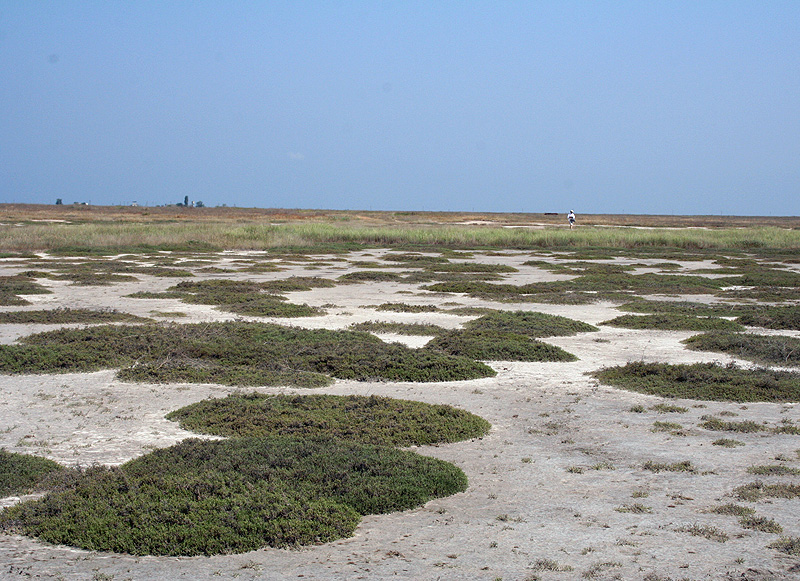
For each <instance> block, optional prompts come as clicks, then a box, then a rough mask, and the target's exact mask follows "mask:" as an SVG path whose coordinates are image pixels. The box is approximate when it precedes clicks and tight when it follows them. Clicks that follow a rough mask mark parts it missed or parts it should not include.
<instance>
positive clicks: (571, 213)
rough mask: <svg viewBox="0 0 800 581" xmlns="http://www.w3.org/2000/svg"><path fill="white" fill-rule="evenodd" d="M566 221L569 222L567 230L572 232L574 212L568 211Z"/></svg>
mask: <svg viewBox="0 0 800 581" xmlns="http://www.w3.org/2000/svg"><path fill="white" fill-rule="evenodd" d="M567 220H569V229H570V230H572V229H573V228H574V227H575V212H573V211H572V210H570V211H569V215H568V216H567Z"/></svg>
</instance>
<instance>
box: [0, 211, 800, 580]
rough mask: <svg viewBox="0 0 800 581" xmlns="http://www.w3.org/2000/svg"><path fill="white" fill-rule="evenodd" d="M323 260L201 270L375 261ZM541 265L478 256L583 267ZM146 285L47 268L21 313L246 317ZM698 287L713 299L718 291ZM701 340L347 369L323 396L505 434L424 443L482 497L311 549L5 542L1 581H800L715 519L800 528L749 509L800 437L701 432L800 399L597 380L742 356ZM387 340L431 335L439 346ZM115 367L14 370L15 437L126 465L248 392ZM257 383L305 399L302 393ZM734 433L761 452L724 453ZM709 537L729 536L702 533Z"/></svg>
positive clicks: (349, 292) (340, 305) (410, 317)
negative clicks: (445, 376)
mask: <svg viewBox="0 0 800 581" xmlns="http://www.w3.org/2000/svg"><path fill="white" fill-rule="evenodd" d="M138 210H139V211H144V209H142V208H139V209H138ZM29 218H30V217H29ZM562 218H563V217H562ZM30 219H32V218H30ZM382 254H383V252H382V251H368V252H367V251H364V252H360V253H352V254H350V255H347V256H346V258H347V259H348V261H356V260H369V261H374V260H378V259H380V257H381V255H382ZM238 256H240V253H233V252H231V253H222V254H220V255H217V257H218V262H217V264H216V265H217V266H221V267H226V266H231V265H232V263H231V260H232V259H235V258H236V257H238ZM318 258H319V260H320V261H325V262H324V263H323V264H319V263H318V264H316V265H311V264H310V263H309V264H307V265H304V264H294V265H292V266H289V267H287V270H284V271H282V272H274V273H265V274H258V275H256V274H252V273H238V274H231V273H219V274H198V277H197V278H196V279H194V280H201V279H203V278H234V277H242V278H249V279H253V280H270V279H275V278H285V277H287V276H292V275H297V276H322V277H329V278H336V277H338V276H340V275H342V274H345V273H347V272H352V271H354V270H359V268H358V267H355V266H353V265H352V264H351V263H350V262H345V261H332V260H329V261H326V259H330V258H331V257H326V256H320V257H318ZM530 258H531V256H530V253H524V252H508V253H504V254H503V255H501V256H498V255H491V256H488V255H486V256H484V255H476V257H475V258H474V259H473V260H476V261H479V262H494V263H505V264H510V265H512V266H515V267H517V268H519V273H516V274H513V275H510V276H508V277H507V279H506V282H512V283H516V284H521V283H528V282H534V281H540V280H542V281H543V280H556V279H559V278H564V276H563V275H561V276H559V275H553V274H550V273H548V272H546V271H544V270H541V269H538V268H535V267H529V266H522V262H524V261H525V260H530ZM630 262H636V263H639V264H641V263H646V262H648V261H647V260H645V259H636V260H634V259H631V260H630ZM657 262H663V261H662V260H652V263H653V264H655V263H657ZM0 265H2V263H0ZM682 266H683V268H684V271H685V272H690V271H691V270H693V269H699V268H709V267H713V266H715V265H713V264H712V263H711V262H710V261H705V262H697V261H694V262H685V263H682ZM22 269H24V267H20V266H18V265H14V266H12V265H10V264H7V265H6V266H0V274H13V273H15V272H19V271H20V270H22ZM640 271H641V272H644V271H646V269H640ZM138 278H139V280H138V282H127V283H118V284H114V285H112V286H96V287H84V286H75V285H71V284H70V283H69V282H68V281H53V280H44V279H43V280H42V281H41V282H42V284H44V285H46V286H47V287H48V288H50V289H51V290H52V291H53V294H49V295H30V296H28V297H26V298H28V299H29V300H30V301H31V303H32V304H31V305H30V306H26V307H2V308H3V309H6V310H11V309H18V308H22V309H41V308H57V307H70V308H94V309H101V308H114V309H118V310H122V311H125V312H129V313H132V314H136V315H140V316H152V311H160V312H166V313H174V312H182V313H185V315H186V316H185V317H181V318H176V319H175V320H176V321H179V322H200V321H219V320H230V319H233V318H235V317H234V316H233V315H231V314H230V313H225V312H223V311H220V310H217V309H215V308H213V307H210V306H202V305H189V304H185V303H182V302H180V301H178V300H174V299H147V300H145V299H133V298H126V297H125V295H128V294H130V293H132V292H135V291H145V290H151V291H159V290H164V289H165V288H167V287H168V286H170V285H173V284H175V283H176V280H175V279H163V278H153V277H147V276H139V277H138ZM288 296H289V298H290V300H291V301H292V302H295V303H308V304H310V305H313V306H323V305H324V306H325V308H326V310H327V315H324V316H320V317H309V318H302V319H293V320H286V319H277V320H275V322H280V323H282V324H292V325H298V326H303V327H309V328H312V327H313V328H330V329H339V328H345V327H347V326H348V325H350V324H351V323H354V322H360V321H371V320H385V321H398V322H418V323H433V324H436V325H440V326H443V327H448V328H456V327H458V326H459V325H461V324H462V323H464V322H466V321H467V320H469V318H470V317H466V316H459V315H455V314H452V313H447V312H444V311H441V312H432V313H394V312H382V311H376V310H375V309H374V308H372V307H374V306H376V305H379V304H382V303H386V302H397V303H401V302H402V303H409V304H426V305H427V304H433V305H438V306H440V307H441V308H442V309H447V308H451V307H454V306H456V305H455V304H453V303H458V305H462V306H484V307H492V308H501V309H523V310H538V311H541V312H545V313H551V314H557V315H563V316H566V317H570V318H573V319H577V320H580V321H584V322H587V323H591V324H594V325H597V324H598V323H600V322H602V321H606V320H608V319H611V318H613V317H615V316H617V315H619V314H620V312H619V311H618V310H616V309H614V308H613V307H614V305H613V304H611V303H599V304H592V305H579V306H563V305H544V304H534V303H525V304H509V303H503V304H500V303H495V302H492V301H486V300H478V299H474V298H469V297H464V296H460V295H437V294H435V293H431V292H427V291H423V290H420V289H419V287H418V286H417V285H410V284H399V283H387V282H380V283H377V282H372V283H364V284H357V285H338V286H335V287H333V288H318V289H315V290H313V291H307V292H297V293H290V294H289V295H288ZM663 298H665V299H666V300H673V299H676V298H678V297H663ZM680 298H681V299H683V300H707V301H713V298H712V297H702V296H701V297H697V296H695V297H692V298H691V299H690V298H688V297H680ZM247 319H248V320H265V319H252V318H247ZM49 328H52V327H47V326H44V325H24V326H23V325H2V326H0V341H2V342H4V343H10V342H13V341H14V340H15V339H17V338H18V337H20V336H23V335H27V334H30V333H33V332H38V331H42V330H46V329H49ZM691 334H693V333H691V332H676V331H639V330H626V329H618V328H612V327H608V326H602V327H601V330H600V331H599V332H596V333H583V334H579V335H577V336H574V337H557V338H549V339H546V341H547V342H550V343H553V344H556V345H558V346H560V347H562V348H564V349H566V350H567V351H569V352H571V353H573V354H575V355H577V356H578V358H579V360H578V361H577V362H574V363H509V362H492V363H491V365H492V366H493V367H494V368H495V369H496V370H497V371H498V374H497V376H496V377H494V378H488V379H480V380H473V381H463V382H452V383H432V384H422V383H369V382H365V383H357V382H349V381H337V382H336V383H335V385H333V386H331V387H328V388H324V389H322V390H320V391H322V392H325V393H334V394H377V395H385V396H392V397H399V398H405V399H415V400H420V401H425V402H431V403H446V404H451V405H454V406H458V407H461V408H464V409H466V410H468V411H470V412H473V413H475V414H478V415H480V416H482V417H484V418H486V419H487V420H488V421H489V422H491V423H492V426H493V427H492V430H491V432H490V434H489V435H488V436H486V437H484V438H482V439H478V440H472V441H466V442H461V443H458V444H448V445H442V446H438V447H426V448H419V449H418V450H417V451H419V452H420V453H423V454H427V455H431V456H435V457H437V458H441V459H444V460H447V461H450V462H453V463H455V464H456V465H458V466H459V467H460V468H462V469H463V470H464V472H465V473H466V474H467V476H468V478H469V488H468V490H467V491H466V492H464V493H461V494H457V495H455V496H451V497H448V498H444V499H439V500H435V501H432V502H430V503H428V504H426V505H425V506H423V507H420V508H418V509H415V510H410V511H406V512H402V513H395V514H390V515H382V516H369V517H366V518H364V520H363V521H362V523H361V525H360V526H359V527H358V529H357V533H356V535H355V536H354V537H352V538H348V539H343V540H340V541H336V542H333V543H329V544H325V545H320V546H313V547H307V548H303V549H301V550H276V549H264V550H258V551H254V552H250V553H246V554H241V555H230V556H215V557H192V558H174V557H133V556H128V555H118V554H109V553H100V552H92V551H84V550H77V549H74V548H70V547H64V546H51V545H47V544H44V543H41V542H38V541H36V540H34V539H30V538H26V537H21V536H16V535H0V578H4V579H26V578H37V579H115V580H123V579H135V580H156V579H158V580H161V579H191V580H195V579H199V580H203V579H209V580H210V579H220V578H222V579H233V578H236V579H245V580H246V579H264V580H266V579H287V578H304V579H394V578H404V579H431V580H433V579H443V580H460V579H486V580H496V579H505V580H512V579H513V580H522V579H537V578H541V579H582V578H586V579H648V580H650V581H655V580H666V579H673V580H677V579H692V580H699V579H760V580H766V579H798V578H800V559H798V558H797V557H792V556H788V555H785V554H783V553H780V552H778V551H777V550H775V549H771V548H768V545H769V544H770V543H772V542H774V541H776V540H777V539H778V538H779V537H780V535H777V534H772V533H765V532H758V531H755V530H750V529H745V528H743V527H742V526H741V525H740V524H739V522H738V520H737V518H736V517H732V516H724V515H719V514H713V513H710V512H708V511H709V510H710V509H712V508H714V507H716V506H719V505H722V504H727V503H737V504H741V505H746V506H750V507H753V508H755V509H756V512H757V514H758V515H760V516H763V517H767V518H770V519H774V520H775V521H776V522H778V523H779V524H780V525H782V527H783V535H785V536H791V537H798V536H800V510H799V509H800V504H799V503H800V500H797V499H793V500H792V499H789V500H787V499H777V498H776V499H769V500H762V501H760V502H757V503H747V502H744V501H740V500H737V499H735V498H734V497H733V496H732V492H733V490H734V489H735V488H736V487H737V486H740V485H742V484H746V483H749V482H754V481H756V480H758V479H761V480H762V481H764V482H786V481H790V482H796V481H797V478H796V477H794V478H792V477H786V476H781V477H776V476H753V475H751V474H749V473H748V472H747V469H748V467H750V466H753V465H768V464H775V463H777V461H776V458H779V459H781V462H783V463H784V464H785V465H787V466H793V467H800V457H798V450H800V436H794V435H786V434H773V433H768V432H758V433H737V434H729V433H721V432H712V431H708V430H706V429H703V428H701V427H699V424H700V423H701V420H700V418H701V416H703V415H706V414H711V415H715V416H720V414H722V417H725V416H726V415H729V416H731V417H730V418H726V419H735V420H737V421H741V420H753V421H756V422H759V423H762V422H763V423H766V424H767V425H769V426H772V427H775V426H779V425H780V424H781V422H782V421H783V420H791V421H793V422H800V409H798V406H797V405H796V404H771V403H757V404H748V405H741V404H734V403H720V402H699V401H693V400H670V401H669V402H667V403H670V404H674V405H678V406H683V407H685V408H688V411H686V412H685V413H677V412H670V413H659V412H658V411H657V410H653V409H650V408H651V407H652V406H654V405H656V404H659V403H664V402H665V400H663V399H661V398H658V397H651V396H644V395H639V394H636V393H631V392H627V391H622V390H618V389H614V388H610V387H606V386H602V385H599V384H598V383H597V381H596V380H594V379H593V378H591V377H590V376H588V375H587V373H588V372H591V371H593V370H596V369H599V368H601V367H604V366H610V365H617V364H624V363H626V362H628V361H634V360H643V361H664V362H672V363H682V362H696V361H715V360H716V361H720V362H722V363H727V362H728V361H730V360H731V359H730V358H729V357H727V356H724V355H715V354H712V353H700V352H694V351H689V350H687V349H686V348H685V347H684V346H683V345H682V344H681V343H680V341H681V340H682V339H684V338H686V337H688V336H690V335H691ZM787 334H792V333H791V332H788V333H787ZM795 334H796V333H795ZM383 337H384V338H385V339H386V340H387V341H403V342H406V343H408V344H410V345H412V346H418V345H421V344H424V342H425V341H426V340H427V338H424V337H422V338H420V337H402V336H383ZM743 363H744V364H745V365H747V363H746V362H743ZM114 375H115V371H114V370H108V371H101V372H97V373H85V374H63V375H21V376H0V418H2V419H0V447H5V448H6V449H8V450H10V451H14V452H23V453H32V454H38V455H42V456H46V457H48V458H51V459H53V460H56V461H58V462H61V463H64V464H67V465H75V464H80V465H82V466H89V465H91V464H94V463H102V464H119V463H122V462H124V461H126V460H129V459H131V458H133V457H136V456H138V455H141V454H143V453H146V452H147V451H149V450H152V449H153V448H156V447H164V446H169V445H171V444H174V443H176V442H178V441H180V440H181V439H183V438H186V437H189V436H190V435H192V434H190V433H188V432H185V431H183V430H181V429H180V428H179V427H178V426H177V425H176V424H174V423H173V422H169V421H167V420H166V419H164V415H165V414H166V413H167V412H169V411H171V410H174V409H176V408H179V407H181V406H184V405H186V404H189V403H192V402H195V401H198V400H201V399H204V398H208V397H222V396H225V395H226V394H228V393H231V392H234V391H236V389H235V388H229V387H222V386H217V385H193V384H171V385H142V384H126V383H122V382H120V381H117V380H116V379H115V378H114ZM248 391H250V389H248ZM258 391H261V392H265V393H287V392H301V393H302V392H304V390H300V389H289V388H262V389H259V390H258ZM634 406H641V408H644V411H643V412H640V413H636V412H634V411H632V410H631V408H632V407H634ZM641 408H638V409H641ZM656 421H661V422H667V421H668V422H673V423H677V424H680V426H681V427H682V429H681V430H680V431H678V432H676V433H675V434H673V433H670V432H665V431H654V422H656ZM723 437H727V438H733V439H736V440H739V441H740V442H742V443H744V445H743V446H738V447H735V448H725V447H721V446H717V445H712V442H714V441H715V440H717V439H719V438H723ZM647 461H654V462H658V463H668V464H672V463H678V462H682V461H690V462H691V463H692V465H693V466H694V467H695V468H696V471H695V472H669V471H666V472H659V473H656V472H653V471H648V470H646V469H644V468H643V465H644V464H645V462H647ZM17 500H18V499H16V498H6V499H3V500H2V503H3V504H4V505H9V504H11V503H14V502H16V501H17ZM712 527H713V529H712ZM710 530H716V531H717V532H720V533H724V534H725V535H727V540H726V541H725V542H721V541H720V540H714V539H711V538H707V537H708V536H710V535H703V534H700V535H693V534H692V533H691V531H694V532H700V531H706V532H707V531H710Z"/></svg>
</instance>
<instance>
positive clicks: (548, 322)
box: [464, 311, 599, 338]
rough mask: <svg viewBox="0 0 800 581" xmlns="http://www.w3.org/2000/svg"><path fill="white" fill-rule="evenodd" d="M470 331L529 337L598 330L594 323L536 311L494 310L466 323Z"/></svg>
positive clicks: (565, 334)
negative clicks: (516, 334) (515, 334)
mask: <svg viewBox="0 0 800 581" xmlns="http://www.w3.org/2000/svg"><path fill="white" fill-rule="evenodd" d="M464 328H466V329H468V330H469V331H492V332H503V333H518V334H520V335H527V336H528V337H536V338H542V337H560V336H569V335H577V334H578V333H586V332H591V331H598V330H599V329H598V328H597V327H595V326H594V325H589V324H587V323H583V322H581V321H575V320H573V319H568V318H567V317H560V316H558V315H548V314H545V313H538V312H535V311H494V312H491V313H487V314H485V315H483V316H482V317H479V318H477V319H474V320H472V321H469V322H468V323H466V324H465V325H464Z"/></svg>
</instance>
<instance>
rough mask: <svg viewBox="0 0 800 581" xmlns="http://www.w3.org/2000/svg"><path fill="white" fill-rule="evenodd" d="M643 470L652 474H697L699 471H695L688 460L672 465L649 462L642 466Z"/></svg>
mask: <svg viewBox="0 0 800 581" xmlns="http://www.w3.org/2000/svg"><path fill="white" fill-rule="evenodd" d="M642 469H644V470H649V471H650V472H692V473H694V472H697V469H695V467H694V466H692V463H691V462H690V461H688V460H684V461H683V462H673V463H672V464H667V463H664V462H654V461H653V460H648V461H647V462H645V463H644V464H643V465H642Z"/></svg>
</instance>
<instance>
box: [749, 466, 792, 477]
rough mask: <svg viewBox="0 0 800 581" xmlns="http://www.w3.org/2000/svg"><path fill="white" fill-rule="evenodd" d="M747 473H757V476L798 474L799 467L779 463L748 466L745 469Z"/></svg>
mask: <svg viewBox="0 0 800 581" xmlns="http://www.w3.org/2000/svg"><path fill="white" fill-rule="evenodd" d="M747 472H748V474H758V475H759V476H787V475H792V476H796V475H797V474H800V468H792V467H790V466H783V465H781V464H771V465H760V466H750V467H749V468H748V469H747Z"/></svg>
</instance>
